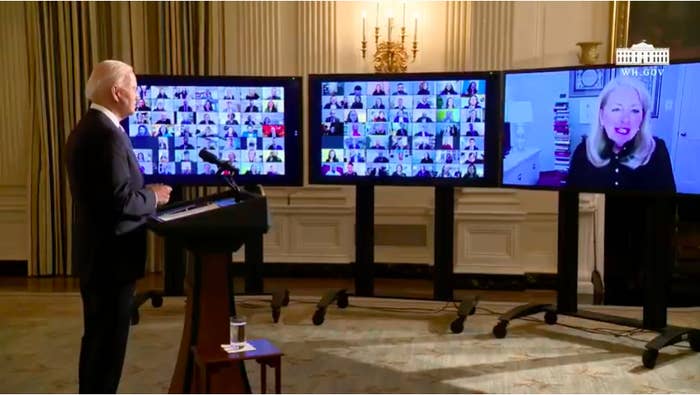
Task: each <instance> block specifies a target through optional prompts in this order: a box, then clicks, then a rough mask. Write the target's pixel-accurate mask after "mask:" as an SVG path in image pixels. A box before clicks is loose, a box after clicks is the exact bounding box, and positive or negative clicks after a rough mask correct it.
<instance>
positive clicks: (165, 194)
mask: <svg viewBox="0 0 700 395" xmlns="http://www.w3.org/2000/svg"><path fill="white" fill-rule="evenodd" d="M146 188H149V189H150V190H152V191H153V193H155V194H156V202H157V203H158V205H159V206H160V205H163V204H165V203H168V201H169V200H170V191H172V190H173V188H171V187H170V186H168V185H165V184H148V185H146Z"/></svg>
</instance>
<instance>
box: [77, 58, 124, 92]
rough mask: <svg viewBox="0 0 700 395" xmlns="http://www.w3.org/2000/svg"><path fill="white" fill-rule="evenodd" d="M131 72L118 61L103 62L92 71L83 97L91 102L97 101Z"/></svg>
mask: <svg viewBox="0 0 700 395" xmlns="http://www.w3.org/2000/svg"><path fill="white" fill-rule="evenodd" d="M131 72H133V68H132V67H131V66H129V65H128V64H126V63H124V62H122V61H119V60H104V61H102V62H100V63H98V64H97V65H95V68H94V69H93V70H92V74H90V78H89V79H88V81H87V84H85V96H86V97H87V99H88V100H90V101H91V102H95V101H96V100H95V99H97V100H99V98H100V97H101V96H103V95H105V94H106V93H107V92H108V90H109V89H111V88H112V86H114V85H116V84H119V83H121V82H122V81H123V80H124V79H125V78H127V76H128V75H129V74H130V73H131Z"/></svg>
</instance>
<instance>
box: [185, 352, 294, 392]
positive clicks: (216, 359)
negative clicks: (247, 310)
mask: <svg viewBox="0 0 700 395" xmlns="http://www.w3.org/2000/svg"><path fill="white" fill-rule="evenodd" d="M248 343H250V344H251V345H252V346H253V347H255V350H252V351H243V352H237V353H233V354H229V353H227V352H226V351H224V350H223V349H221V347H220V346H219V347H216V348H214V349H201V350H198V349H197V346H192V354H193V355H194V364H195V366H194V375H195V376H198V379H199V392H200V393H203V394H208V393H210V388H209V379H210V374H211V371H212V370H213V369H216V368H218V367H221V366H226V365H228V364H230V363H232V362H241V363H242V362H243V361H245V360H249V359H254V360H255V362H257V363H259V364H260V392H261V393H265V392H267V366H270V367H272V368H274V369H275V393H277V394H281V393H282V373H281V369H282V355H284V354H282V352H281V351H280V350H279V349H278V348H277V347H275V346H274V345H273V344H272V343H270V342H269V341H268V340H266V339H255V340H249V341H248Z"/></svg>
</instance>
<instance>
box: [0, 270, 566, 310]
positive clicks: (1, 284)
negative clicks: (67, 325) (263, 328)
mask: <svg viewBox="0 0 700 395" xmlns="http://www.w3.org/2000/svg"><path fill="white" fill-rule="evenodd" d="M264 284H265V291H266V292H270V291H272V290H275V289H280V288H282V289H284V288H286V289H288V290H289V292H290V294H291V295H292V296H294V295H297V296H319V297H321V296H322V295H323V294H324V293H325V292H326V291H327V290H331V289H339V288H346V289H348V292H349V293H352V292H354V285H353V280H352V279H328V278H266V279H265V283H264ZM234 287H235V288H236V289H237V290H242V289H243V281H242V280H241V279H236V280H235V281H234ZM162 288H163V277H162V275H161V274H159V273H152V274H148V275H147V276H146V277H145V278H144V279H142V280H139V282H138V285H137V292H138V291H145V290H148V289H162ZM374 289H375V296H380V297H399V298H416V299H432V297H433V284H432V281H429V280H413V279H410V280H409V279H382V278H377V279H375V281H374ZM79 290H80V284H79V281H78V280H77V279H75V278H64V277H51V278H34V277H31V278H30V277H2V276H0V291H14V292H17V291H24V292H79ZM241 292H242V291H241ZM237 293H238V292H237ZM464 295H478V296H479V298H480V299H482V300H491V301H509V302H511V301H514V302H536V303H553V302H555V301H556V292H555V291H551V290H525V291H486V290H455V299H456V300H460V299H462V297H463V296H464Z"/></svg>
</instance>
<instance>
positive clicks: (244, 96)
mask: <svg viewBox="0 0 700 395" xmlns="http://www.w3.org/2000/svg"><path fill="white" fill-rule="evenodd" d="M137 90H138V95H139V98H138V101H137V104H136V112H135V113H134V114H133V115H132V116H130V117H129V120H128V122H129V136H130V138H131V140H132V145H133V146H134V153H135V155H136V159H137V160H138V162H139V166H140V168H141V172H142V173H143V174H148V175H153V174H158V175H190V174H206V175H209V174H216V170H217V168H216V166H215V165H212V164H209V163H205V162H203V161H202V160H201V159H200V158H199V151H200V150H201V149H202V148H205V149H207V150H208V151H210V152H212V153H213V154H215V155H216V156H217V157H218V158H219V159H222V160H226V161H228V162H229V163H231V165H233V166H234V167H235V168H237V169H238V170H239V173H240V174H266V175H284V171H285V166H284V163H285V162H284V159H285V151H284V148H285V147H284V145H285V138H284V137H285V127H284V89H283V87H281V86H279V87H267V86H266V87H247V86H246V87H235V86H171V85H167V86H165V85H162V86H161V85H141V86H139V87H138V89H137Z"/></svg>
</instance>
